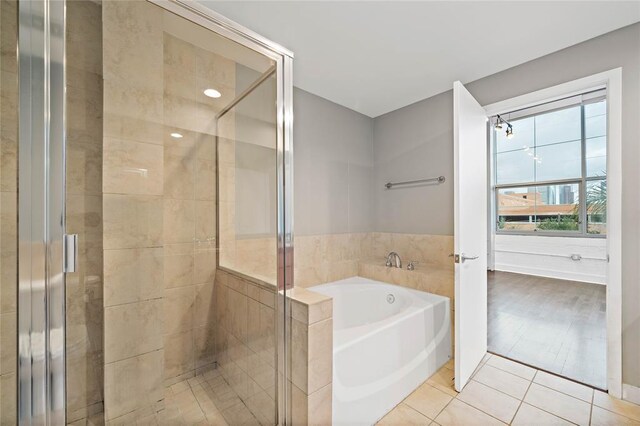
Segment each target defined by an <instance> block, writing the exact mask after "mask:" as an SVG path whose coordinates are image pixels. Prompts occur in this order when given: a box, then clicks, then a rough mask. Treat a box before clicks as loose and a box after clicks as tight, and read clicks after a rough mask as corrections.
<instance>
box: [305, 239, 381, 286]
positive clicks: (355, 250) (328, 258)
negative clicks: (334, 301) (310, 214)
mask: <svg viewBox="0 0 640 426" xmlns="http://www.w3.org/2000/svg"><path fill="white" fill-rule="evenodd" d="M372 253H373V252H372V238H371V234H370V233H355V234H328V235H302V236H296V237H295V240H294V262H293V266H294V275H293V276H294V280H295V285H296V287H310V286H313V285H316V284H321V283H326V282H331V281H337V280H341V279H344V278H349V277H353V276H355V275H358V264H359V262H360V261H361V260H363V259H369V258H370V257H371V256H372Z"/></svg>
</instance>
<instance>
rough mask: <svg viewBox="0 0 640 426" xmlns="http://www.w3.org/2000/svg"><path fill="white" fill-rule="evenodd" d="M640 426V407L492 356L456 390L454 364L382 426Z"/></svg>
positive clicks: (413, 395) (396, 411)
mask: <svg viewBox="0 0 640 426" xmlns="http://www.w3.org/2000/svg"><path fill="white" fill-rule="evenodd" d="M504 424H512V425H536V426H538V425H571V424H578V425H640V406H639V405H635V404H632V403H630V402H626V401H620V400H618V399H615V398H611V397H609V395H608V394H606V393H604V392H600V391H599V390H594V389H592V388H590V387H587V386H583V385H580V384H577V383H575V382H572V381H569V380H566V379H563V378H560V377H558V376H554V375H551V374H549V373H545V372H544V371H539V370H536V369H533V368H531V367H527V366H525V365H522V364H519V363H517V362H514V361H510V360H508V359H505V358H502V357H500V356H497V355H491V354H487V356H485V358H484V359H483V360H482V363H481V365H480V367H478V369H477V370H476V372H475V373H474V375H473V377H472V379H471V381H470V382H469V383H468V384H467V386H466V387H465V388H464V389H463V391H462V392H461V393H458V392H456V391H455V390H454V388H453V361H449V363H447V364H446V365H445V366H444V367H442V368H441V369H440V370H439V371H438V372H437V373H436V374H434V375H433V376H432V377H431V378H429V379H428V380H427V381H426V382H425V383H423V384H422V385H421V386H420V387H419V388H418V389H416V390H415V391H414V392H413V393H412V394H411V395H409V396H408V397H407V398H406V399H405V400H404V401H402V402H401V403H400V404H399V405H398V406H397V407H396V408H394V409H393V410H392V411H391V412H389V413H388V414H387V415H386V416H385V417H384V418H383V419H382V420H380V422H378V425H442V426H447V425H464V426H467V425H469V426H471V425H504Z"/></svg>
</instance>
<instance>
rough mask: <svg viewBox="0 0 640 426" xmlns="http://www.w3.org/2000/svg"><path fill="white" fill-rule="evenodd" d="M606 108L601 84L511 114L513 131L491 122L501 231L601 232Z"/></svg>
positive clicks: (604, 197)
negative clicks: (509, 134) (587, 91)
mask: <svg viewBox="0 0 640 426" xmlns="http://www.w3.org/2000/svg"><path fill="white" fill-rule="evenodd" d="M576 98H577V100H576ZM559 104H561V105H559ZM606 113H607V105H606V99H605V97H604V92H603V91H599V92H594V93H591V94H586V95H582V96H578V97H574V98H571V99H570V100H563V101H558V102H556V103H554V104H550V105H545V106H539V107H533V108H530V109H528V110H525V111H518V112H517V113H512V114H511V116H512V117H507V120H508V124H510V125H511V126H512V130H513V135H512V137H511V138H508V137H507V135H506V132H505V131H504V130H498V129H496V128H495V127H492V134H493V138H492V140H493V143H494V149H493V152H494V158H493V160H494V176H493V178H494V183H495V186H494V188H495V206H496V208H495V211H496V216H497V217H496V224H497V225H496V229H497V232H498V233H505V234H507V233H519V234H532V235H533V234H536V235H541V234H543V235H574V236H604V235H606V218H607V214H606V205H607V180H606V176H607V116H606ZM507 116H508V115H507ZM514 117H515V118H514ZM502 118H505V117H502ZM495 120H496V118H494V119H493V120H492V122H494V123H495Z"/></svg>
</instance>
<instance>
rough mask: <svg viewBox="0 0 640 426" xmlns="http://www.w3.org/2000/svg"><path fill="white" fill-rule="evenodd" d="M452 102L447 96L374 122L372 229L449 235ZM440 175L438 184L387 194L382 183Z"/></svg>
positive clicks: (450, 232) (401, 110) (376, 119)
mask: <svg viewBox="0 0 640 426" xmlns="http://www.w3.org/2000/svg"><path fill="white" fill-rule="evenodd" d="M452 111H453V97H452V96H451V93H450V92H446V93H442V94H440V95H437V96H434V97H432V98H429V99H428V100H426V101H422V102H418V103H415V104H413V105H410V106H407V107H405V108H401V109H399V110H396V111H392V112H390V113H388V114H385V115H381V116H379V117H376V118H375V119H374V122H373V158H374V188H373V191H374V196H375V214H374V216H375V230H376V231H378V232H398V233H408V234H438V235H452V234H453V214H452V209H453V168H452V167H453V115H452V114H453V112H452ZM440 175H444V177H445V179H446V180H445V183H444V184H441V185H431V184H427V185H419V186H412V187H408V186H405V187H397V188H393V189H386V188H385V187H384V184H385V183H386V182H389V181H391V182H394V181H396V182H397V181H405V180H415V179H423V178H430V177H436V176H440Z"/></svg>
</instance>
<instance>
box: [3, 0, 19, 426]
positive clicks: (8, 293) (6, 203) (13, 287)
mask: <svg viewBox="0 0 640 426" xmlns="http://www.w3.org/2000/svg"><path fill="white" fill-rule="evenodd" d="M17 28H18V25H17V2H16V1H14V0H11V1H9V0H2V1H1V2H0V34H1V35H2V39H1V40H0V53H1V56H0V102H1V103H2V109H1V111H0V148H1V149H0V424H3V425H4V424H14V423H15V422H16V417H15V415H16V412H17V411H16V324H17V288H18V284H17V274H18V270H17V269H18V257H17V256H18V242H17V225H18V223H17V219H18V215H17V208H18V204H17V198H18V180H17V173H18V75H17V66H18V64H17V61H16V54H17V52H16V45H17Z"/></svg>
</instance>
